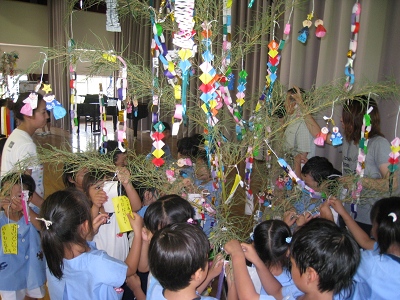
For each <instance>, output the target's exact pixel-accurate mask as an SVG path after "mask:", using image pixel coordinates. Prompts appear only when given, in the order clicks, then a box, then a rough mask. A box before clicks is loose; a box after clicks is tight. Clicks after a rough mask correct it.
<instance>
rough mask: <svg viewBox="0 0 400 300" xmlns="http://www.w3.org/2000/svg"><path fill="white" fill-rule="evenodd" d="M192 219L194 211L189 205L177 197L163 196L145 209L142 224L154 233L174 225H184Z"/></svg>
mask: <svg viewBox="0 0 400 300" xmlns="http://www.w3.org/2000/svg"><path fill="white" fill-rule="evenodd" d="M190 218H192V219H193V218H194V209H193V207H192V206H191V205H190V203H189V202H188V201H187V200H185V199H183V198H182V197H180V196H178V195H174V194H172V195H165V196H162V197H161V198H159V199H157V201H155V202H153V203H152V204H150V205H149V207H148V208H147V210H146V212H145V214H144V218H143V223H144V226H145V227H146V228H147V229H148V230H150V232H151V233H155V232H156V231H158V230H159V229H161V228H164V227H165V226H167V225H170V224H174V223H184V222H187V220H188V219H190Z"/></svg>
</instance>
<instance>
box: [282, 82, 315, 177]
mask: <svg viewBox="0 0 400 300" xmlns="http://www.w3.org/2000/svg"><path fill="white" fill-rule="evenodd" d="M297 92H299V93H301V94H302V95H304V94H305V92H304V90H303V89H299V91H297V90H296V89H295V88H291V89H289V90H288V91H287V94H286V101H285V109H286V114H287V120H286V122H287V123H288V126H287V127H286V129H285V134H284V140H285V148H286V151H287V152H288V153H290V154H291V155H292V156H293V171H294V172H295V173H296V175H297V176H299V177H300V173H301V167H302V164H304V163H305V162H306V161H307V159H308V158H311V157H313V156H314V152H315V145H314V142H313V138H312V135H311V134H310V132H309V131H308V129H307V126H306V123H305V122H304V120H303V119H302V118H301V117H300V113H301V112H300V108H299V106H298V105H297V103H296V100H295V99H294V98H293V95H295V94H296V93H297Z"/></svg>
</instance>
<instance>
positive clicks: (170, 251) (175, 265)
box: [148, 223, 216, 300]
mask: <svg viewBox="0 0 400 300" xmlns="http://www.w3.org/2000/svg"><path fill="white" fill-rule="evenodd" d="M209 250H210V244H209V242H208V239H207V236H206V235H205V234H204V232H203V231H202V230H201V228H200V227H198V226H197V225H192V224H188V223H180V224H172V225H170V226H167V227H164V228H163V229H161V230H159V231H157V232H156V233H155V234H154V236H153V238H152V239H151V243H150V249H149V265H150V271H151V273H152V274H153V275H154V277H155V278H156V279H157V280H158V281H159V282H160V284H161V286H162V287H163V290H162V296H161V295H160V296H158V297H157V298H155V297H148V299H149V300H151V299H160V300H161V299H198V300H200V299H204V300H206V299H210V300H212V299H216V298H213V297H203V296H200V295H199V294H198V293H197V291H196V288H197V287H198V286H199V285H200V284H201V283H202V282H203V281H204V280H205V278H206V276H207V272H208V252H209Z"/></svg>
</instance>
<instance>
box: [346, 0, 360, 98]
mask: <svg viewBox="0 0 400 300" xmlns="http://www.w3.org/2000/svg"><path fill="white" fill-rule="evenodd" d="M360 14H361V4H360V3H358V0H357V2H356V3H355V4H354V6H353V9H352V14H351V27H350V29H351V38H350V46H349V51H347V63H346V65H345V67H344V74H345V75H346V83H345V85H344V88H345V90H346V91H350V90H351V89H352V88H353V86H354V81H355V76H354V69H353V68H354V60H355V59H356V51H357V39H358V32H359V30H360Z"/></svg>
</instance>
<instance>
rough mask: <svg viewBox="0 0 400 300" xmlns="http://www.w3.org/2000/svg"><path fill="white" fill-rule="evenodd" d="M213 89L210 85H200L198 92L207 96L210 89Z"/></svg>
mask: <svg viewBox="0 0 400 300" xmlns="http://www.w3.org/2000/svg"><path fill="white" fill-rule="evenodd" d="M213 88H214V87H213V86H212V85H211V84H204V83H203V84H202V85H201V86H200V90H201V91H202V92H203V93H205V94H207V93H208V92H210V91H211V90H212V89H213Z"/></svg>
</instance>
